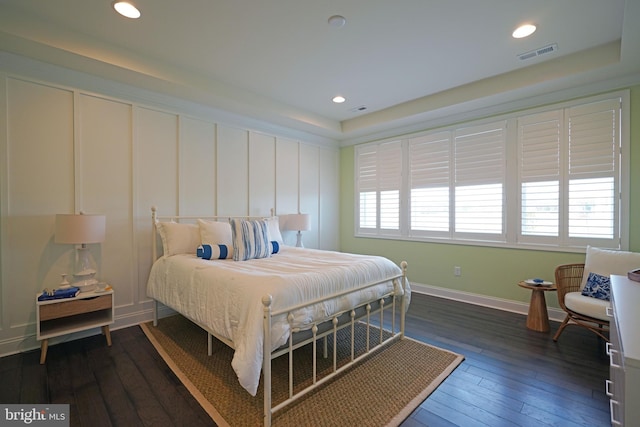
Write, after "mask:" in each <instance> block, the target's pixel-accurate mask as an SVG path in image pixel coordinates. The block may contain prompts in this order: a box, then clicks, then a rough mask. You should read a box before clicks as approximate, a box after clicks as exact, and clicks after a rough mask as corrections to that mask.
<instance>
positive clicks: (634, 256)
mask: <svg viewBox="0 0 640 427" xmlns="http://www.w3.org/2000/svg"><path fill="white" fill-rule="evenodd" d="M636 268H640V253H637V252H626V251H615V250H612V249H600V248H594V247H592V246H587V256H586V258H585V261H584V273H583V275H582V283H581V284H580V289H583V288H584V286H585V285H586V284H587V279H588V278H589V273H596V274H599V275H601V276H607V277H609V276H611V275H612V274H617V275H620V276H626V275H627V272H629V271H631V270H634V269H636Z"/></svg>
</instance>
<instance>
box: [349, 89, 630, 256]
mask: <svg viewBox="0 0 640 427" xmlns="http://www.w3.org/2000/svg"><path fill="white" fill-rule="evenodd" d="M623 99H628V92H625V93H621V94H618V95H617V96H610V97H609V98H606V97H594V98H592V99H591V100H582V101H578V102H567V103H565V104H564V105H561V106H558V107H555V108H554V107H553V106H551V107H546V108H539V109H536V110H535V111H532V112H530V113H527V111H524V112H522V111H521V112H518V113H517V114H512V115H509V116H503V117H502V118H500V120H495V121H484V122H480V123H477V124H475V123H469V124H466V125H464V126H457V127H451V128H448V129H443V130H439V131H436V132H425V133H422V134H417V135H412V136H409V137H407V138H404V139H399V140H394V141H389V142H380V143H375V144H365V145H361V146H358V147H356V150H355V153H356V156H355V160H356V187H357V189H356V193H357V197H356V204H357V205H358V206H357V209H356V212H357V214H356V227H357V231H356V234H357V235H369V236H372V235H375V236H378V237H393V238H407V239H411V240H416V239H418V240H433V241H443V240H444V241H451V242H461V243H471V244H486V245H493V246H510V247H527V248H532V249H535V248H543V249H549V248H559V249H567V248H580V247H584V246H586V245H594V246H595V245H597V246H600V247H609V248H622V239H621V236H622V233H623V232H624V230H625V229H626V225H625V224H627V223H628V208H626V209H625V210H622V206H625V205H626V201H625V200H623V197H624V194H627V193H625V192H624V191H623V187H624V185H625V183H624V181H623V180H622V177H623V176H627V175H628V174H627V173H626V172H625V171H624V170H623V169H624V168H625V164H627V165H628V161H627V162H626V163H625V162H622V157H621V156H622V154H621V153H624V150H622V148H623V146H624V144H625V142H624V141H625V140H628V136H623V135H622V131H621V129H622V120H623V117H624V116H623V114H622V106H623V105H628V104H625V102H627V103H628V101H625V102H623ZM627 197H628V196H627ZM621 220H622V221H621Z"/></svg>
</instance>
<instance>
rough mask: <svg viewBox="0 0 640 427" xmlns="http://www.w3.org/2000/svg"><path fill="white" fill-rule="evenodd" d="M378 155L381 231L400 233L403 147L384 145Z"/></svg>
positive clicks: (390, 143)
mask: <svg viewBox="0 0 640 427" xmlns="http://www.w3.org/2000/svg"><path fill="white" fill-rule="evenodd" d="M378 154H379V155H378V170H379V181H378V183H379V188H380V229H381V230H395V231H398V232H399V231H400V187H401V186H402V145H401V143H400V141H393V142H386V143H383V144H381V145H380V148H379V150H378Z"/></svg>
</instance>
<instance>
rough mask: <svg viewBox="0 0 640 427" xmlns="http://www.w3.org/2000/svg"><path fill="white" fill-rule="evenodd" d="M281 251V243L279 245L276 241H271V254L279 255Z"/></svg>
mask: <svg viewBox="0 0 640 427" xmlns="http://www.w3.org/2000/svg"><path fill="white" fill-rule="evenodd" d="M279 251H280V243H278V242H277V241H276V240H272V241H271V253H272V254H277V253H278V252H279Z"/></svg>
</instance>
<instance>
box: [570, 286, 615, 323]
mask: <svg viewBox="0 0 640 427" xmlns="http://www.w3.org/2000/svg"><path fill="white" fill-rule="evenodd" d="M564 305H566V306H567V308H568V309H569V310H571V311H575V312H576V313H580V314H584V315H585V316H589V317H593V318H595V319H600V320H603V321H605V322H609V316H607V307H609V306H610V305H611V303H610V302H609V301H605V300H601V299H598V298H593V297H587V296H584V295H582V293H580V292H569V293H568V294H566V295H565V296H564Z"/></svg>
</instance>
